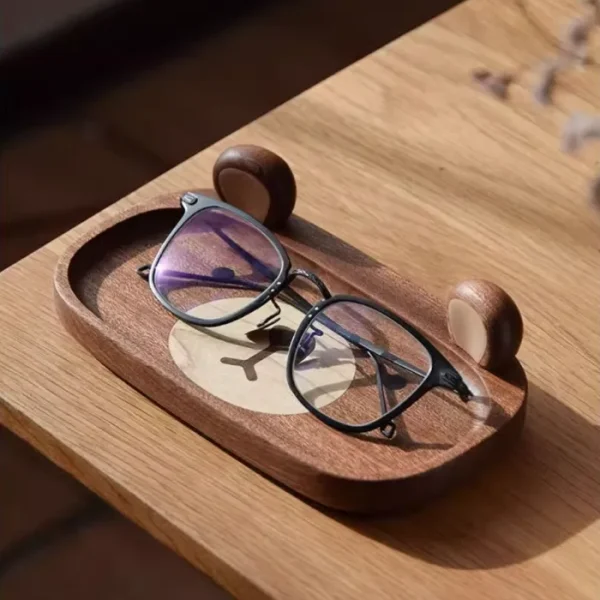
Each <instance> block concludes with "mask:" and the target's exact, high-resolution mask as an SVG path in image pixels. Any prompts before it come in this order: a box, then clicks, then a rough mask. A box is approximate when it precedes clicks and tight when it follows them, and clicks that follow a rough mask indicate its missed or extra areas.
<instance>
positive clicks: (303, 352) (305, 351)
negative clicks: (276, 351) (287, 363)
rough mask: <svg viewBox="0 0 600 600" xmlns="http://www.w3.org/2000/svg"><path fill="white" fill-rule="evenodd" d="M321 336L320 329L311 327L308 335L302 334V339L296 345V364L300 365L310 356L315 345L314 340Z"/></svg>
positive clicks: (315, 341)
mask: <svg viewBox="0 0 600 600" xmlns="http://www.w3.org/2000/svg"><path fill="white" fill-rule="evenodd" d="M322 335H323V332H322V331H321V330H320V329H317V328H316V327H313V328H312V331H311V332H310V333H309V334H308V335H306V334H304V335H303V336H302V339H301V340H300V343H299V344H298V349H297V350H296V358H295V361H296V364H300V363H301V362H302V361H303V360H305V359H307V358H308V357H309V356H310V355H311V354H312V352H313V351H314V349H315V347H316V345H317V340H316V338H317V337H320V336H322Z"/></svg>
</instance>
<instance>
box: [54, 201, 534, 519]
mask: <svg viewBox="0 0 600 600" xmlns="http://www.w3.org/2000/svg"><path fill="white" fill-rule="evenodd" d="M203 193H207V191H206V190H203ZM210 193H212V194H213V195H214V194H215V193H214V192H210ZM179 196H180V194H172V195H169V196H166V197H161V198H158V199H156V200H155V201H154V202H153V203H151V204H149V205H146V206H140V207H138V208H137V209H135V210H133V211H129V212H124V213H123V214H120V215H118V216H116V217H114V218H112V219H110V220H108V221H107V222H106V223H105V226H104V228H103V229H98V230H96V231H93V232H91V233H89V234H88V235H86V236H85V237H84V238H83V239H81V240H79V241H78V242H77V243H76V244H75V245H74V246H73V247H71V248H70V249H69V250H68V251H67V252H66V253H65V255H64V256H63V257H62V258H61V260H60V261H59V264H58V266H57V270H56V276H55V287H56V302H57V308H58V312H59V314H60V317H61V319H62V321H63V323H64V325H65V327H66V328H67V329H68V330H69V331H70V333H71V334H72V335H73V336H74V337H75V338H76V339H77V340H78V341H79V342H80V343H81V344H83V345H84V346H85V347H86V348H88V349H89V351H90V352H91V353H92V354H93V355H94V356H96V357H97V358H98V360H100V361H101V362H102V363H103V364H105V365H106V366H107V367H108V368H109V369H110V370H111V371H113V372H114V373H115V374H117V375H118V376H119V377H121V378H123V379H124V380H125V381H127V382H128V383H129V384H130V385H131V386H133V387H134V388H136V389H138V390H139V391H140V392H142V393H143V394H145V395H146V396H147V397H148V398H150V399H152V400H153V401H154V402H156V403H157V404H159V405H160V406H162V407H163V408H165V409H166V410H168V411H169V412H170V413H172V414H173V415H175V416H176V417H178V418H180V419H181V420H183V421H184V422H185V423H187V424H189V426H191V427H193V428H194V429H196V430H197V431H198V432H200V433H201V434H203V435H205V436H206V437H208V438H209V439H211V440H212V441H214V442H215V443H216V444H218V445H219V446H220V447H222V448H224V449H225V450H227V451H229V452H230V453H232V454H233V455H235V456H236V457H237V458H239V459H240V460H242V461H244V462H245V463H247V464H249V465H251V466H253V467H255V468H256V469H258V470H259V471H261V472H262V473H264V474H266V475H268V476H270V477H271V478H273V479H274V480H276V481H277V482H279V483H281V484H283V485H285V486H287V487H289V488H291V489H292V490H294V491H296V492H297V493H299V494H301V495H302V496H305V497H307V498H309V499H311V500H314V501H316V502H318V503H321V504H323V505H325V506H328V507H333V508H336V509H342V510H346V511H355V512H377V511H387V510H400V509H407V508H410V507H415V506H419V505H420V504H422V503H423V502H425V501H426V500H427V499H429V498H430V497H432V496H433V495H436V494H438V493H440V492H441V491H442V490H444V489H445V488H447V487H448V486H449V485H450V484H453V483H455V482H457V481H459V480H460V479H462V478H463V477H464V476H466V475H467V474H469V473H471V472H473V471H474V470H475V469H477V468H480V467H481V466H482V465H483V464H484V463H485V461H486V460H488V459H489V458H490V457H491V456H492V455H493V454H494V453H499V452H500V453H501V452H503V451H505V450H506V448H507V447H508V446H510V445H511V444H512V442H513V440H514V439H515V437H516V436H517V435H518V433H519V431H520V430H521V427H522V424H523V420H524V416H525V404H526V395H527V393H526V390H527V383H526V378H525V375H524V372H523V370H522V368H521V366H520V364H519V363H518V361H517V360H516V359H514V360H512V361H511V362H510V364H509V365H508V367H506V368H505V369H504V370H503V373H502V375H501V376H498V375H495V374H492V373H490V372H488V371H486V370H484V369H483V368H481V367H479V366H478V365H477V364H475V363H474V361H473V360H471V358H470V357H469V356H467V355H466V354H465V353H464V352H463V351H462V350H460V349H459V348H458V347H456V346H455V345H454V344H453V343H452V342H451V341H450V339H449V335H448V332H447V327H446V307H445V306H444V305H443V304H442V303H441V302H439V301H438V300H436V299H435V298H432V297H431V296H429V295H428V294H426V293H425V292H424V291H423V290H421V289H419V288H418V287H417V286H415V285H414V284H412V283H411V282H409V281H406V280H405V279H403V278H402V277H400V276H399V275H398V274H396V273H394V272H392V271H390V270H389V269H387V268H385V267H384V266H382V265H381V264H379V263H377V262H375V261H374V260H372V259H371V258H369V257H367V256H366V255H364V254H362V253H361V252H359V251H358V250H356V249H354V248H352V247H350V246H348V245H347V244H346V243H344V242H342V241H341V240H338V239H336V238H335V237H333V236H331V235H330V234H328V233H326V232H324V231H323V230H321V229H319V228H318V227H316V226H315V225H313V224H311V223H308V222H306V221H304V220H302V219H300V218H298V217H291V218H290V220H289V222H288V224H287V226H286V227H285V230H284V231H283V232H282V233H280V234H279V238H280V240H281V242H282V244H283V245H284V247H285V248H286V249H287V250H288V252H289V254H290V257H291V259H292V262H293V264H294V265H295V266H297V267H305V268H308V269H310V270H312V271H314V272H316V273H317V274H318V275H319V276H320V277H321V278H322V279H323V280H324V281H326V282H327V284H328V286H329V287H330V289H331V290H332V291H333V292H334V293H349V294H355V295H359V296H366V297H370V298H372V299H374V300H376V301H378V302H379V303H381V304H384V305H386V306H387V307H389V308H390V309H392V310H394V311H396V312H397V313H399V314H400V315H402V316H403V317H404V318H405V319H407V320H409V321H410V322H412V323H413V324H415V325H416V326H417V327H419V328H420V329H421V330H422V331H423V332H424V333H425V334H426V335H427V336H428V337H429V338H430V339H431V340H432V341H433V342H434V343H435V344H436V345H437V346H438V348H439V349H440V350H441V351H442V352H443V353H444V354H445V355H446V357H447V358H449V359H450V360H451V362H452V363H453V364H454V365H455V366H456V367H457V368H458V369H459V371H460V372H461V373H462V375H463V377H464V378H465V380H466V381H467V383H468V385H469V387H470V389H471V391H472V392H473V393H474V394H475V395H476V396H477V398H476V399H474V400H472V401H470V402H469V403H468V404H464V403H462V402H461V401H460V400H459V399H458V398H456V397H455V395H454V394H451V393H446V392H445V391H443V390H436V391H435V392H432V393H429V394H428V395H427V396H426V397H424V398H423V399H421V400H420V401H419V402H417V403H416V404H415V405H414V406H413V407H411V408H410V409H409V410H408V411H407V412H406V413H405V414H404V415H403V417H402V418H401V419H399V420H398V430H399V433H398V435H397V436H396V437H395V438H394V439H392V440H386V439H384V438H383V437H382V436H381V435H380V434H379V432H377V433H372V434H368V435H359V436H350V435H345V434H342V433H339V432H337V431H335V430H333V429H331V428H329V427H327V426H325V425H323V424H322V423H321V422H320V421H319V420H317V419H316V418H315V417H314V416H312V415H309V414H308V413H303V414H293V415H289V414H288V415H281V414H268V413H265V412H257V411H252V410H248V409H247V408H240V407H239V406H236V405H233V404H231V403H228V402H225V401H223V400H221V399H219V398H217V397H215V396H213V395H211V394H210V393H208V392H207V391H205V390H204V389H202V388H200V387H198V386H197V385H195V384H194V383H193V382H192V381H191V380H190V379H189V378H188V377H187V376H186V375H185V374H184V373H183V371H182V370H181V369H180V368H179V367H178V366H177V365H176V364H175V362H174V360H173V358H172V356H171V353H170V351H169V343H168V340H169V335H170V332H171V330H172V328H173V326H174V325H175V323H176V320H175V318H174V317H173V316H172V315H170V314H169V313H168V312H167V311H166V310H165V309H163V308H162V306H161V305H160V304H159V303H158V301H157V300H156V299H155V298H154V296H153V295H152V293H151V291H150V289H149V286H148V284H147V283H146V282H145V281H144V280H142V279H141V278H140V277H139V276H138V275H137V274H136V268H137V267H139V266H140V265H142V264H144V263H150V262H151V261H152V259H153V257H154V256H155V254H156V252H157V250H158V248H159V245H160V244H161V243H162V242H163V241H164V239H165V238H166V236H167V234H168V233H169V232H170V231H171V229H172V228H173V226H174V225H175V223H176V222H177V221H178V219H179V218H180V216H181V208H180V205H179ZM238 371H239V375H237V374H236V375H232V376H240V377H241V376H242V371H241V370H238ZM238 371H235V372H236V373H238ZM282 371H283V369H282ZM231 372H232V373H233V371H231ZM281 376H282V377H284V374H283V373H282V375H281ZM165 451H168V449H165ZM198 469H199V470H201V469H202V465H201V464H199V465H198ZM243 493H244V492H243V490H240V494H242V495H243Z"/></svg>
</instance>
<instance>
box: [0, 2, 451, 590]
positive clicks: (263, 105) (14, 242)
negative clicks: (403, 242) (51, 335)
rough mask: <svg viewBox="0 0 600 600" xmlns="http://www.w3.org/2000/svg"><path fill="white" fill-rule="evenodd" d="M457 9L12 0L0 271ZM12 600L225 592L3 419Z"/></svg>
mask: <svg viewBox="0 0 600 600" xmlns="http://www.w3.org/2000/svg"><path fill="white" fill-rule="evenodd" d="M455 3H457V0H426V1H424V2H419V3H417V2H410V1H409V0H289V1H284V0H279V1H274V0H272V1H266V0H245V1H241V0H227V1H226V2H208V1H206V0H194V1H183V0H0V270H1V269H4V268H6V267H7V266H9V265H10V264H12V263H14V262H15V261H17V260H19V259H20V258H22V257H23V256H25V255H26V254H28V253H30V252H32V251H33V250H35V249H36V248H38V247H40V246H41V245H43V244H44V243H46V242H48V241H50V240H51V239H53V238H54V237H56V236H57V235H59V234H61V233H62V232H64V231H66V230H67V229H69V228H71V227H72V226H74V225H76V224H77V223H79V222H81V221H82V220H84V219H86V218H87V217H89V216H91V215H92V214H94V213H95V212H97V211H99V210H100V209H102V208H103V207H105V206H107V205H109V204H111V203H113V202H115V201H117V200H118V199H119V198H121V197H122V196H124V195H126V194H128V193H129V192H131V191H133V190H135V189H136V188H138V187H139V186H141V185H142V184H144V183H145V182H147V181H148V180H150V179H152V178H154V177H156V176H158V175H160V174H161V173H163V172H164V171H166V170H167V169H170V168H171V167H173V166H175V165H177V164H178V163H180V162H181V161H183V160H184V159H186V158H188V157H189V156H191V155H193V154H195V153H196V152H199V151H200V150H202V149H203V148H205V147H206V146H208V145H210V144H211V143H213V142H215V141H217V140H218V139H220V138H222V137H223V136H225V135H227V134H229V133H231V132H232V131H234V130H236V129H238V128H239V127H241V126H242V125H244V124H246V123H248V122H250V121H252V120H254V119H256V118H257V117H259V116H260V115H262V114H264V113H265V112H267V111H269V110H271V109H273V108H274V107H276V106H277V105H279V104H281V103H282V102H285V101H286V100H288V99H289V98H291V97H293V96H295V95H297V94H299V93H301V92H302V91H303V90H305V89H307V88H308V87H310V86H312V85H314V84H315V83H317V82H319V81H321V80H322V79H324V78H325V77H328V76H329V75H332V74H333V73H335V72H336V71H338V70H340V69H342V68H344V67H346V66H347V65H349V64H351V63H352V62H354V61H356V60H358V59H359V58H361V57H363V56H365V55H366V54H369V53H370V52H372V51H374V50H376V49H377V48H379V47H381V46H383V45H385V44H386V43H388V42H390V41H392V40H393V39H395V38H397V37H398V36H400V35H402V34H403V33H405V32H407V31H409V30H410V29H412V28H414V27H416V26H418V25H419V24H420V23H422V22H424V21H426V20H428V19H430V18H432V17H434V16H436V15H437V14H439V13H440V12H442V11H443V10H446V9H448V8H449V7H450V6H451V5H453V4H455ZM398 85H402V81H399V82H398ZM0 597H1V598H2V599H3V600H37V599H38V598H39V599H44V600H48V599H50V600H51V599H53V598H61V600H70V599H72V598H73V599H74V598H85V599H86V600H90V599H91V600H94V599H96V598H98V599H100V598H102V599H107V600H108V599H110V600H120V599H127V600H129V599H131V600H137V599H140V600H141V599H142V598H143V599H144V600H151V599H152V598H165V597H167V598H170V599H175V600H177V599H179V598H188V597H189V598H192V597H193V598H195V599H198V598H221V597H224V596H223V595H221V592H219V590H217V589H216V588H215V587H214V586H212V584H211V583H210V582H209V581H208V580H207V579H206V578H204V577H203V576H202V575H201V574H200V573H198V572H196V571H195V570H193V569H192V568H191V567H189V566H188V565H187V563H184V561H182V560H180V559H179V558H178V557H177V556H175V555H174V554H173V553H171V552H170V551H168V550H167V549H166V548H164V547H162V546H161V545H159V544H158V543H157V542H155V541H154V540H152V539H151V538H150V537H149V536H148V535H147V534H145V533H144V532H142V531H141V530H139V529H138V528H137V527H136V526H135V525H133V524H131V523H129V522H127V521H125V519H123V518H122V517H120V516H119V515H117V514H115V513H114V512H112V511H111V510H110V509H109V508H108V507H107V506H106V505H104V504H103V503H102V502H100V501H99V500H98V499H97V498H95V497H93V495H92V494H91V493H89V492H88V491H87V490H85V489H83V488H82V487H81V486H80V485H79V484H77V483H76V482H75V481H74V480H72V479H71V478H70V477H68V476H66V475H65V474H64V473H62V472H61V471H59V470H58V469H57V468H55V467H53V466H52V465H51V464H50V463H49V462H48V461H46V459H44V458H43V457H41V456H40V455H38V454H36V453H35V452H33V450H31V449H30V448H29V447H28V446H26V445H25V444H24V443H23V442H21V441H20V440H18V439H17V438H15V437H14V436H12V435H11V434H9V433H8V432H7V431H6V430H3V429H2V428H0Z"/></svg>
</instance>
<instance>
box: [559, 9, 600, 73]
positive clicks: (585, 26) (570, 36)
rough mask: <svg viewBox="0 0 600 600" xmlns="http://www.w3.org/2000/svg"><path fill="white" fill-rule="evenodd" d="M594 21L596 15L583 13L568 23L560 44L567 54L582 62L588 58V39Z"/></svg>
mask: <svg viewBox="0 0 600 600" xmlns="http://www.w3.org/2000/svg"><path fill="white" fill-rule="evenodd" d="M594 22H595V18H594V17H590V16H589V15H583V16H579V17H575V18H574V19H572V20H571V21H570V22H569V23H568V24H567V26H566V28H565V31H564V34H563V37H562V40H561V45H560V47H561V50H562V51H563V53H564V54H565V55H566V56H568V57H570V58H572V59H575V60H577V61H578V62H580V63H584V62H585V61H586V60H587V56H588V40H589V37H590V33H591V32H592V27H593V26H594Z"/></svg>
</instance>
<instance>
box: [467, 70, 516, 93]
mask: <svg viewBox="0 0 600 600" xmlns="http://www.w3.org/2000/svg"><path fill="white" fill-rule="evenodd" d="M472 77H473V80H474V81H476V82H477V83H478V84H479V85H480V86H481V87H482V88H483V89H484V90H485V91H486V92H488V93H490V94H492V96H495V97H496V98H499V99H500V100H506V97H507V96H508V86H509V85H510V84H511V83H512V82H513V80H514V78H513V76H512V75H509V74H507V73H500V74H494V73H491V72H490V71H487V70H485V69H477V70H475V71H473V73H472Z"/></svg>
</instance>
